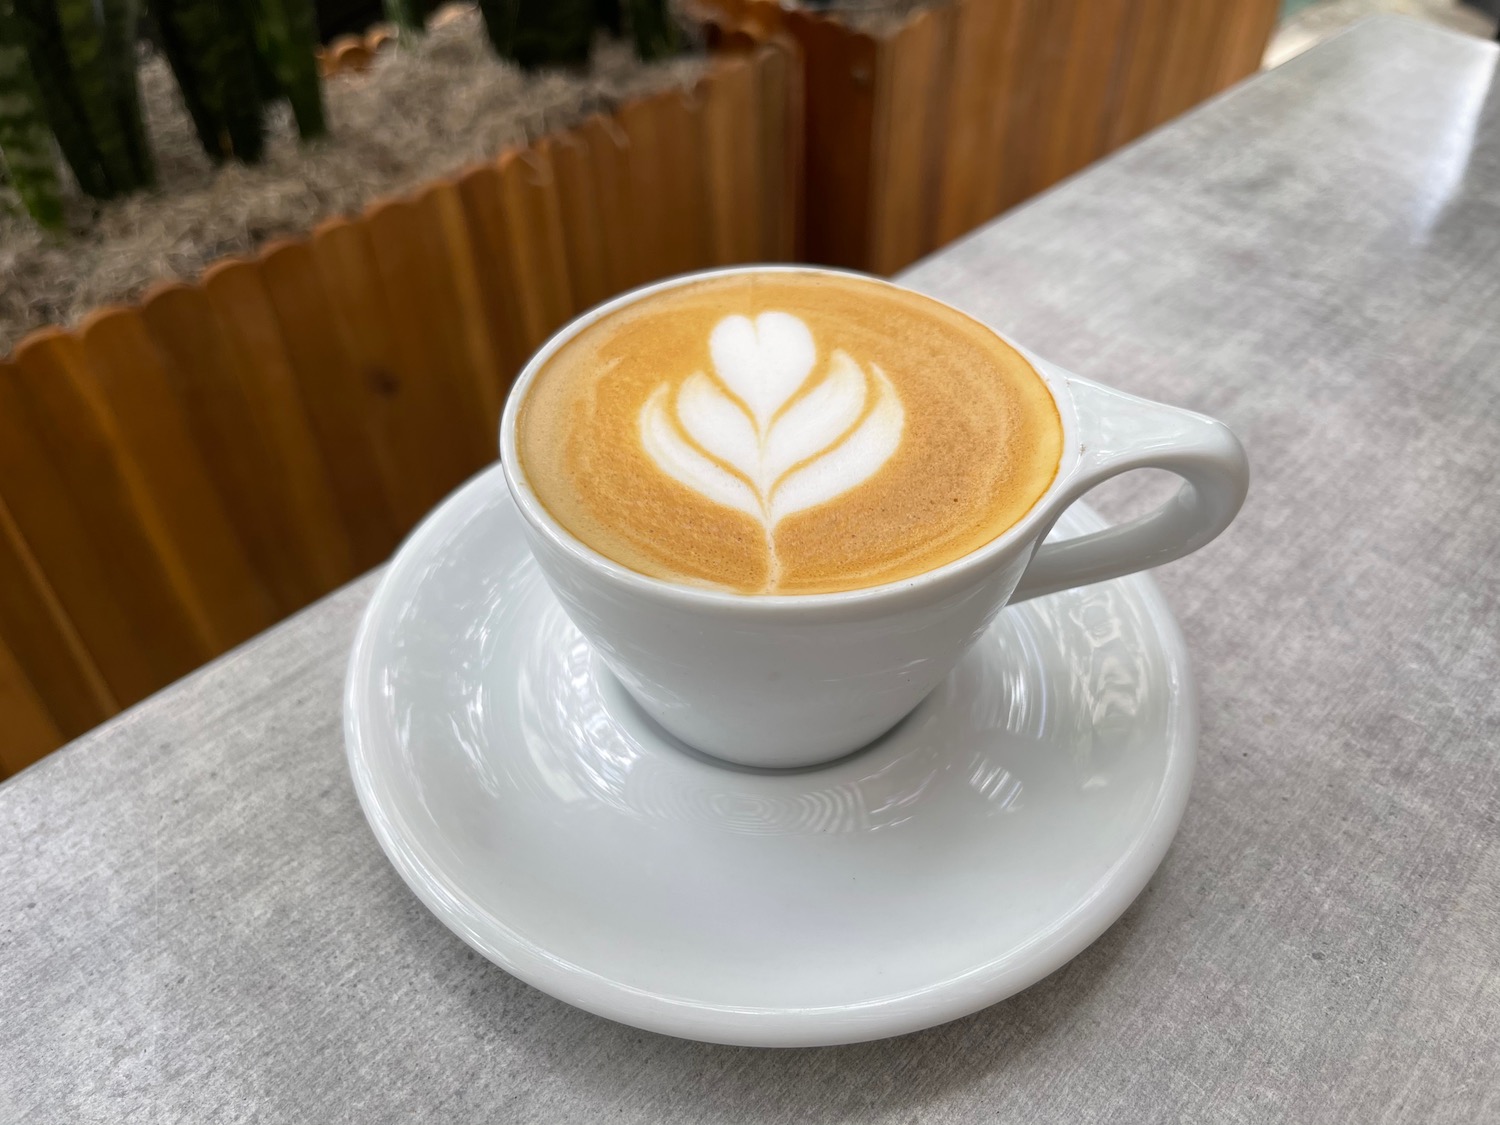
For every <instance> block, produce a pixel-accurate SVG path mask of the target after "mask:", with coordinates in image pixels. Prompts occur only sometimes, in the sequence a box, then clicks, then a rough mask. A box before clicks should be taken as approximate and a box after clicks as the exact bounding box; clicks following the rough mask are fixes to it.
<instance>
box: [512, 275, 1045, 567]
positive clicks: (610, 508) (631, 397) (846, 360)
mask: <svg viewBox="0 0 1500 1125" xmlns="http://www.w3.org/2000/svg"><path fill="white" fill-rule="evenodd" d="M525 394H526V397H525V399H524V400H523V401H522V403H521V406H520V410H519V412H518V418H517V430H516V435H517V451H518V454H519V456H520V461H521V468H522V470H523V472H524V473H525V476H526V478H527V481H528V483H529V484H530V485H531V487H532V489H533V490H534V491H535V493H536V495H537V497H538V499H539V500H540V501H541V502H542V504H543V505H544V506H545V507H546V508H547V510H548V511H549V512H550V513H551V514H552V515H553V517H554V518H555V519H557V521H558V522H559V523H561V524H562V525H563V526H564V527H565V528H567V530H568V531H570V532H571V533H572V534H573V535H574V536H576V537H577V538H579V539H580V540H582V541H583V542H584V543H585V544H587V545H588V546H590V547H592V548H593V549H594V550H596V551H598V552H599V553H601V554H603V555H605V556H607V557H609V558H611V559H614V560H615V561H616V562H619V563H622V564H623V565H625V566H628V567H630V568H632V569H634V570H637V571H640V572H641V573H644V574H649V575H652V576H654V577H658V578H665V579H668V580H671V581H677V582H689V583H696V584H702V585H709V586H716V587H720V588H724V589H729V590H735V591H739V592H742V593H750V594H756V593H773V594H796V593H819V592H825V591H835V590H848V589H857V588H859V587H863V586H872V585H877V584H880V583H882V582H891V581H896V580H898V579H901V578H904V577H909V576H912V575H915V574H920V573H922V572H923V571H926V570H930V569H932V568H933V567H936V566H941V565H943V564H944V563H946V562H951V561H952V560H954V559H956V558H959V557H961V556H962V555H964V554H967V553H968V552H970V551H972V550H974V549H976V548H977V547H980V546H982V545H983V544H984V543H987V542H989V541H990V540H991V539H993V538H995V536H997V535H999V534H1002V533H1003V532H1004V531H1005V530H1006V529H1007V528H1009V527H1010V526H1011V525H1012V524H1014V523H1015V522H1016V521H1017V520H1018V519H1020V518H1021V517H1022V516H1023V515H1025V513H1026V512H1027V511H1028V510H1029V509H1030V508H1031V506H1032V505H1033V504H1035V502H1036V501H1037V499H1038V498H1040V497H1041V495H1042V494H1043V493H1044V492H1045V491H1046V489H1047V486H1048V485H1049V484H1050V483H1051V481H1052V478H1053V476H1054V475H1055V473H1056V470H1057V464H1058V460H1059V457H1060V453H1061V440H1062V427H1061V422H1060V420H1059V418H1058V414H1057V408H1056V406H1055V405H1054V404H1053V402H1052V397H1051V393H1050V392H1049V391H1048V390H1047V387H1046V384H1045V383H1044V382H1043V381H1042V379H1041V378H1040V376H1038V375H1037V374H1036V372H1035V371H1033V370H1032V369H1031V366H1030V364H1028V363H1027V362H1026V360H1025V359H1024V358H1023V357H1021V356H1020V355H1019V354H1017V353H1016V352H1015V351H1014V350H1013V349H1012V348H1011V347H1010V346H1009V345H1008V344H1006V343H1005V342H1004V341H1003V340H1001V339H1000V338H999V337H997V336H996V335H995V334H994V333H993V332H991V331H990V330H989V329H987V328H985V327H984V326H983V325H981V324H979V323H977V322H976V321H973V320H971V319H969V318H968V317H966V316H964V315H962V314H961V313H958V312H955V311H954V310H952V309H950V308H948V307H946V306H944V305H940V304H938V303H937V302H935V301H930V300H928V299H927V298H924V297H921V296H918V295H917V294H913V293H908V292H905V291H903V290H900V289H897V288H895V287H894V286H890V285H885V284H883V283H880V282H877V281H874V280H869V279H864V278H860V277H857V276H853V275H841V274H827V273H817V272H812V271H808V272H801V271H765V272H755V271H750V272H745V273H736V274H724V275H720V276H717V277H709V278H705V279H701V280H696V281H689V282H687V283H685V284H682V285H680V286H675V287H670V288H665V289H661V290H658V291H656V292H653V293H650V294H647V295H646V296H644V297H643V298H641V299H639V300H637V301H635V302H633V303H630V304H627V305H625V306H623V307H621V308H619V309H617V310H614V311H612V312H610V313H608V314H606V315H605V316H603V317H602V318H600V319H599V320H597V321H595V322H594V323H592V324H590V325H588V326H586V327H585V328H583V329H582V330H581V331H579V332H578V334H577V335H575V336H574V337H572V338H571V339H569V340H568V341H567V342H566V343H565V344H564V345H562V346H561V347H560V348H559V349H558V350H557V351H556V352H555V353H554V354H553V355H552V356H551V357H550V358H549V359H548V360H547V363H546V365H545V367H544V368H543V369H542V370H541V371H540V372H539V373H538V374H537V376H536V377H535V379H534V380H533V382H532V383H531V385H530V386H529V388H528V389H527V391H526V392H525Z"/></svg>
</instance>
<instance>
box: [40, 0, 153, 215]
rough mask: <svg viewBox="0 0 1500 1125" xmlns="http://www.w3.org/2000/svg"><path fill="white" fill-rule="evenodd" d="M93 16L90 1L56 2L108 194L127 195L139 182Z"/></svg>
mask: <svg viewBox="0 0 1500 1125" xmlns="http://www.w3.org/2000/svg"><path fill="white" fill-rule="evenodd" d="M112 2H113V0H112ZM99 17H100V13H99V12H98V11H96V9H95V7H94V4H93V0H57V18H58V22H59V24H60V25H61V27H62V42H63V49H64V50H65V51H66V52H67V56H68V63H69V65H70V66H71V67H72V70H73V76H74V79H75V82H76V84H77V89H78V96H79V100H80V101H81V102H82V104H83V113H84V117H85V118H86V119H87V121H88V124H89V132H90V134H92V136H93V138H94V147H95V149H96V151H97V152H98V153H99V163H100V165H102V166H103V168H104V175H105V178H106V179H108V181H109V186H110V189H111V190H112V191H114V192H123V191H130V190H131V189H132V188H134V187H136V186H138V185H139V183H140V178H139V177H138V176H137V174H136V167H135V163H134V162H133V161H132V160H131V159H130V144H129V142H128V141H127V140H126V138H125V130H124V128H123V127H122V123H121V120H120V115H119V112H118V106H117V105H116V103H115V94H116V82H115V78H114V73H113V69H112V67H111V65H110V58H109V54H108V52H107V51H106V50H105V41H104V27H103V20H102V19H101V18H99Z"/></svg>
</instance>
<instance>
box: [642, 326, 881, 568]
mask: <svg viewBox="0 0 1500 1125" xmlns="http://www.w3.org/2000/svg"><path fill="white" fill-rule="evenodd" d="M709 354H710V355H711V356H712V358H713V362H714V375H713V376H709V375H706V374H704V373H703V372H701V371H700V372H696V373H694V374H692V375H690V376H688V377H687V378H686V379H685V380H683V382H682V384H681V385H680V386H679V387H678V388H677V393H676V395H675V396H674V395H673V393H672V387H671V385H670V384H669V383H663V384H662V385H661V386H659V387H657V388H656V390H655V391H653V392H652V394H651V397H650V398H648V399H647V400H646V403H645V405H644V406H643V407H642V408H641V414H640V437H641V444H642V445H643V446H644V447H645V450H646V452H647V453H648V454H649V455H650V457H651V459H652V461H654V462H655V463H656V466H657V467H658V468H659V469H661V471H662V472H664V473H666V474H667V476H669V477H671V478H672V479H673V480H675V481H677V482H678V483H679V484H682V485H685V486H687V487H688V488H690V489H692V490H693V491H695V492H697V493H698V494H699V495H700V496H703V497H705V498H707V499H709V500H712V501H713V502H714V503H716V504H721V505H723V506H724V507H726V508H732V509H734V510H736V511H740V512H744V513H745V514H746V515H749V516H753V517H755V518H756V519H758V520H760V522H761V524H762V525H763V526H764V528H765V530H766V543H767V548H768V549H769V551H770V553H771V564H772V565H771V569H772V576H773V579H772V580H773V583H774V576H775V574H776V572H777V564H776V557H775V554H776V550H775V549H776V544H775V528H776V525H777V523H779V522H780V521H781V520H783V519H785V518H786V517H787V516H789V515H792V514H793V513H795V512H801V511H805V510H806V509H808V508H813V507H816V506H818V505H819V504H824V503H827V502H828V501H830V500H832V499H834V498H835V497H837V496H841V495H843V494H844V493H845V492H848V491H849V490H850V489H852V488H855V487H856V486H858V485H860V484H863V483H864V482H865V481H867V480H869V479H870V478H871V477H872V476H874V475H875V473H876V472H878V471H879V469H880V467H881V466H882V465H884V464H885V463H886V462H887V461H888V460H890V458H891V455H892V454H893V453H895V452H896V449H897V447H898V446H899V445H900V444H901V432H902V429H903V427H904V426H905V423H906V412H905V410H904V409H903V408H902V406H901V399H900V396H899V395H898V394H897V393H896V388H895V387H894V386H893V385H892V384H891V381H890V380H889V379H888V378H886V375H885V373H884V372H883V371H881V370H880V368H879V367H877V366H875V365H874V364H871V365H870V370H869V372H868V373H867V372H866V371H865V370H864V369H863V368H861V367H860V365H859V364H858V363H857V362H856V361H855V360H854V358H853V357H852V356H850V355H849V353H847V352H845V351H842V350H836V351H834V353H833V355H832V356H831V357H830V358H829V363H828V372H827V374H826V375H825V376H824V377H823V378H822V379H821V380H820V381H818V382H817V383H816V384H815V385H813V386H811V387H808V386H807V383H808V380H809V379H810V378H811V377H812V374H813V369H814V367H816V366H817V348H816V346H815V344H814V342H813V337H812V333H811V332H810V331H808V328H807V326H806V325H805V324H804V323H803V322H802V321H801V320H799V319H798V318H796V317H795V316H792V315H790V314H789V313H783V312H767V313H762V314H761V315H759V316H757V317H756V318H755V319H754V320H753V321H752V320H751V319H750V318H748V317H744V316H730V317H725V318H724V319H723V320H721V321H720V322H719V323H718V325H717V326H716V327H715V328H714V331H713V334H712V336H711V337H710V339H709Z"/></svg>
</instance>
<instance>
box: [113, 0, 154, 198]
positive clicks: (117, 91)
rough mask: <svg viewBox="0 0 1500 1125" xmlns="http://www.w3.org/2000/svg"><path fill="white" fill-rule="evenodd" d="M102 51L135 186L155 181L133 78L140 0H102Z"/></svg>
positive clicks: (139, 94) (135, 82)
mask: <svg viewBox="0 0 1500 1125" xmlns="http://www.w3.org/2000/svg"><path fill="white" fill-rule="evenodd" d="M102 11H103V16H104V53H105V61H106V63H107V64H108V67H109V70H110V73H111V78H112V86H113V89H114V100H115V112H116V113H117V114H118V115H119V117H120V124H121V127H122V129H123V131H124V135H125V147H126V151H127V153H128V154H129V157H130V163H131V166H132V167H133V169H134V171H135V182H136V185H137V186H141V187H149V186H150V185H152V184H154V183H155V182H156V168H155V166H154V165H153V163H152V160H151V146H150V145H149V144H148V143H147V140H146V123H145V120H144V119H143V117H142V116H141V90H140V85H139V83H138V82H137V81H136V40H137V38H138V37H139V35H140V28H141V4H140V0H102Z"/></svg>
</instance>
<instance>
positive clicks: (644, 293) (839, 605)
mask: <svg viewBox="0 0 1500 1125" xmlns="http://www.w3.org/2000/svg"><path fill="white" fill-rule="evenodd" d="M743 273H799V274H813V275H830V274H831V275H834V276H839V277H851V278H857V279H859V280H860V281H865V282H869V283H871V284H876V285H883V286H886V287H888V288H891V289H899V290H901V291H902V292H904V293H914V294H916V295H917V296H919V297H923V298H926V299H927V300H930V301H933V302H935V303H937V304H939V305H942V306H943V307H944V308H947V309H950V310H952V311H953V312H955V313H957V314H958V315H959V316H962V317H965V318H966V319H968V320H971V321H973V322H974V323H975V324H978V325H979V326H980V327H982V328H984V329H985V330H986V331H988V332H991V333H993V334H994V335H995V336H996V337H998V338H999V339H1000V340H1001V341H1003V342H1004V343H1005V344H1006V345H1007V346H1009V347H1011V348H1013V349H1015V351H1016V352H1017V353H1018V354H1019V355H1020V356H1021V358H1022V359H1024V360H1025V361H1026V362H1027V363H1028V364H1030V365H1031V368H1032V370H1033V371H1035V372H1036V374H1037V376H1038V377H1039V378H1040V379H1041V380H1042V383H1043V385H1044V386H1045V387H1046V388H1047V392H1048V394H1050V395H1051V396H1052V402H1053V405H1054V406H1055V407H1056V408H1057V413H1058V417H1059V418H1060V419H1061V422H1062V452H1061V454H1060V455H1059V457H1058V464H1057V472H1056V474H1055V475H1054V476H1053V478H1052V482H1051V483H1050V484H1049V485H1048V486H1047V488H1046V491H1044V492H1043V493H1042V494H1041V495H1040V496H1039V497H1037V499H1036V501H1035V502H1034V503H1033V504H1032V505H1031V507H1030V508H1029V509H1028V510H1027V511H1026V514H1025V515H1023V516H1022V517H1021V518H1020V519H1019V520H1017V521H1016V522H1015V523H1013V524H1011V526H1010V527H1008V528H1006V529H1005V530H1004V531H1003V532H1001V533H1000V534H999V535H997V536H996V537H995V538H993V539H991V540H990V541H989V542H987V543H984V544H982V545H980V546H978V547H975V548H974V549H973V550H972V551H969V552H968V553H967V554H964V555H960V556H959V557H958V558H956V559H953V560H951V561H949V562H946V563H944V564H943V565H942V566H937V567H933V568H932V569H931V570H926V571H923V572H922V573H921V574H916V575H912V576H911V577H908V578H901V579H897V580H896V581H894V582H882V583H880V584H879V585H875V586H861V587H859V588H857V589H853V590H837V591H833V592H830V593H821V594H741V593H737V592H735V591H733V590H716V589H713V588H711V587H708V586H695V585H692V584H690V583H687V582H676V581H672V580H670V579H665V578H654V577H652V576H651V575H649V574H642V573H641V572H640V571H637V570H632V569H630V568H629V567H627V566H625V565H623V564H621V563H618V562H616V561H615V560H613V559H611V558H610V557H609V556H607V555H604V554H601V553H600V552H598V551H596V550H594V549H593V548H592V547H590V546H589V545H588V544H586V543H584V542H583V541H582V540H581V539H579V538H578V537H577V536H575V535H574V534H573V533H572V532H571V531H569V530H568V529H567V528H566V527H564V526H563V525H562V524H561V523H559V522H558V521H557V520H556V519H555V518H554V517H553V515H552V513H551V512H549V511H548V510H547V507H546V505H545V504H543V503H542V501H541V499H540V498H539V497H538V496H537V495H536V493H535V492H534V491H533V490H532V488H531V485H530V483H529V482H528V481H527V480H526V477H525V474H524V472H523V471H522V470H521V467H520V457H519V456H518V454H517V451H516V417H517V415H518V414H519V411H520V404H521V402H522V401H523V400H524V399H525V397H526V392H527V390H528V389H529V388H530V386H531V384H532V383H533V382H534V381H535V380H536V376H537V374H538V372H540V371H541V369H542V368H543V367H544V366H545V365H546V363H547V361H548V360H549V359H551V358H552V356H553V355H554V354H556V352H557V351H558V349H559V348H561V347H562V346H563V345H564V344H566V343H567V342H568V341H569V340H571V339H573V337H575V336H577V335H578V334H579V333H580V332H582V331H583V330H584V329H585V328H587V327H588V326H589V325H591V324H593V323H595V322H596V321H599V320H601V319H603V318H604V317H606V316H608V315H610V314H611V313H613V312H615V311H616V310H618V309H621V308H624V307H626V306H628V305H631V304H634V303H635V302H637V301H640V300H642V299H644V298H645V297H648V296H650V295H651V294H653V293H657V292H660V291H662V290H666V289H675V288H678V287H680V286H683V285H689V284H692V283H694V282H697V281H701V280H705V279H708V278H717V277H728V276H731V275H734V274H743ZM1072 378H1073V376H1071V375H1070V374H1069V373H1068V372H1065V371H1063V370H1062V369H1060V368H1058V367H1055V366H1054V365H1052V364H1049V363H1047V362H1046V361H1045V360H1042V359H1041V358H1040V357H1038V356H1036V355H1034V354H1033V353H1032V352H1030V351H1028V350H1027V349H1025V348H1023V347H1021V346H1020V345H1019V344H1017V343H1016V342H1015V341H1014V340H1011V339H1010V338H1009V337H1008V336H1006V335H1005V334H1004V333H1002V332H1000V331H999V330H998V329H996V328H994V327H993V326H992V325H990V324H987V323H986V322H985V321H982V320H980V319H979V318H978V317H976V316H974V315H973V314H972V313H969V312H966V311H964V310H963V309H960V308H957V307H956V306H954V305H952V304H950V303H948V302H947V301H944V300H942V299H941V298H939V297H934V296H932V295H931V294H928V293H923V292H921V291H920V290H916V289H908V288H907V287H905V286H902V285H898V284H896V283H895V282H893V281H888V280H886V279H885V278H882V277H875V276H872V275H870V274H867V273H862V272H860V271H859V270H852V269H840V268H835V267H830V266H808V265H798V264H782V263H777V264H766V265H740V266H721V267H717V268H714V269H707V270H695V271H693V272H691V273H683V274H676V275H674V276H672V277H667V278H662V279H660V280H657V281H653V282H649V283H647V284H645V285H640V286H637V287H636V288H634V289H629V290H626V291H625V292H624V293H620V294H617V295H616V296H614V297H611V298H610V299H609V300H607V301H604V302H601V303H600V304H598V305H595V306H594V307H593V308H591V309H589V310H588V311H587V312H584V313H581V314H580V315H578V316H576V317H574V318H573V319H572V320H570V321H568V323H567V324H565V325H563V327H561V328H559V329H558V330H557V331H556V332H554V333H553V334H552V335H551V336H550V337H549V338H548V339H547V342H546V343H544V344H543V345H542V346H541V347H540V348H539V349H537V351H536V352H535V353H534V354H533V355H532V356H531V358H530V359H529V360H527V361H526V365H525V366H524V367H523V368H522V369H521V372H520V374H519V375H517V376H516V379H515V382H514V383H513V384H512V385H511V388H510V391H509V393H508V394H507V395H506V399H505V407H504V410H503V411H502V413H501V417H500V466H501V470H502V471H503V473H504V474H505V483H506V486H507V487H508V488H509V490H510V494H511V497H512V498H513V499H514V500H515V502H516V506H517V508H519V509H520V512H521V515H522V516H523V517H524V518H525V520H526V522H527V523H528V524H529V525H530V526H531V527H532V528H533V529H534V530H535V531H536V532H537V533H538V534H540V535H542V536H544V537H545V538H546V539H547V541H548V542H549V543H550V544H551V545H552V546H553V547H554V548H556V549H557V550H559V551H561V552H562V553H564V554H565V555H568V556H570V557H571V558H573V559H574V560H576V561H577V562H579V563H581V564H582V565H584V566H586V567H587V568H589V569H590V570H592V571H594V572H595V573H598V574H601V575H603V576H604V577H606V578H608V579H609V580H610V581H611V582H613V583H615V584H617V585H620V586H624V587H626V588H627V589H629V590H630V591H631V592H632V593H634V594H636V595H638V596H641V597H644V598H647V599H650V600H655V601H658V602H670V603H673V604H677V605H681V604H684V603H687V604H691V605H694V606H697V607H699V608H702V609H705V610H710V609H711V610H719V611H729V612H733V613H751V614H757V615H761V614H777V613H780V614H791V615H798V616H807V615H815V614H817V613H819V611H830V610H831V611H838V610H849V609H858V608H862V607H868V606H869V605H870V604H871V603H875V602H883V601H886V600H888V599H891V598H893V597H902V596H906V595H922V594H928V595H934V596H941V595H943V594H947V593H950V592H952V590H953V589H954V588H955V587H958V586H961V585H964V584H967V583H969V582H971V581H972V580H973V579H974V578H975V577H977V576H979V574H981V573H983V572H986V571H988V570H989V569H990V568H991V567H992V565H993V564H995V563H996V562H998V561H999V560H1000V559H1001V557H1002V556H1004V555H1005V554H1006V552H1007V551H1008V550H1009V549H1010V548H1013V547H1014V546H1016V545H1017V544H1018V543H1021V542H1024V541H1025V540H1026V538H1027V536H1028V535H1030V534H1035V532H1036V530H1037V527H1038V525H1039V524H1042V523H1043V522H1044V521H1046V520H1047V519H1048V517H1049V515H1053V514H1055V513H1053V511H1052V509H1053V506H1054V501H1055V500H1056V499H1057V497H1058V495H1059V493H1060V492H1061V491H1062V490H1063V487H1064V486H1065V484H1066V483H1067V482H1068V481H1069V480H1070V479H1071V478H1072V476H1073V475H1074V472H1075V471H1076V469H1077V466H1078V462H1079V449H1078V419H1077V416H1076V412H1075V408H1074V403H1073V396H1072V394H1071V393H1070V392H1069V389H1068V384H1069V381H1070V380H1071V379H1072ZM1038 538H1040V536H1038Z"/></svg>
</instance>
